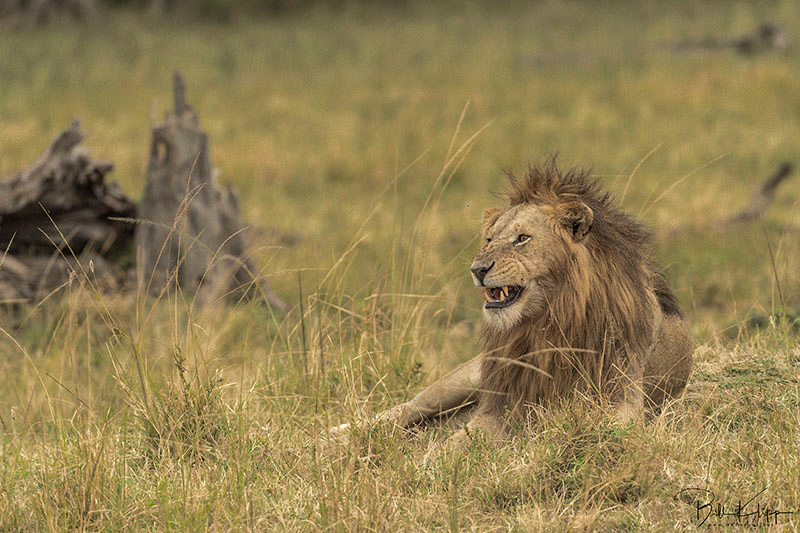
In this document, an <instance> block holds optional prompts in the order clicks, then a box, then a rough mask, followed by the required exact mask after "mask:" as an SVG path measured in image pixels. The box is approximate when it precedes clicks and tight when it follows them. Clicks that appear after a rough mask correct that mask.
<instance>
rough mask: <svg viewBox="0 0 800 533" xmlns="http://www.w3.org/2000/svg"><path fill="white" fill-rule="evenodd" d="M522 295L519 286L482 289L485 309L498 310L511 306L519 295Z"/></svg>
mask: <svg viewBox="0 0 800 533" xmlns="http://www.w3.org/2000/svg"><path fill="white" fill-rule="evenodd" d="M520 294H522V287H520V286H519V285H504V286H502V287H484V289H483V296H484V298H486V303H485V304H484V305H483V306H484V308H486V309H499V308H501V307H508V306H509V305H511V304H513V303H514V302H515V301H516V300H517V298H519V295H520Z"/></svg>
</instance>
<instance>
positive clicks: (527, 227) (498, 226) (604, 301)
mask: <svg viewBox="0 0 800 533" xmlns="http://www.w3.org/2000/svg"><path fill="white" fill-rule="evenodd" d="M509 180H510V190H509V193H508V198H509V207H508V208H507V209H506V210H503V211H500V210H496V209H491V208H490V209H488V210H487V212H486V214H485V222H484V228H483V236H484V245H483V247H482V248H481V250H480V252H479V253H478V255H477V257H476V258H475V263H474V264H473V268H475V265H478V266H484V268H485V266H487V265H492V266H491V267H490V268H491V269H490V270H489V271H488V273H487V274H486V275H485V276H486V277H485V278H484V279H483V283H481V285H482V286H489V287H492V286H511V285H516V286H520V287H524V289H523V290H522V291H521V295H520V296H519V297H518V298H517V301H516V302H515V303H513V304H512V305H511V306H510V307H509V308H502V309H490V308H487V309H485V310H484V314H485V318H486V320H485V326H484V339H485V343H484V347H485V349H484V356H483V361H482V365H481V375H482V379H481V390H482V394H481V397H480V409H479V410H480V412H481V413H483V414H486V413H491V414H492V415H494V416H498V415H500V414H501V413H503V412H511V413H513V414H514V415H517V416H519V415H521V414H524V412H525V411H524V409H522V407H523V406H526V405H535V404H540V403H546V402H550V401H552V400H555V399H558V398H560V397H562V396H564V395H565V394H566V393H567V392H569V391H574V390H579V391H587V392H600V393H606V394H608V395H609V396H610V398H611V399H612V400H615V401H617V402H618V403H621V404H629V407H631V408H632V409H633V410H634V411H635V410H638V405H637V403H639V402H640V401H641V399H643V398H647V399H649V400H650V403H651V404H660V403H661V402H662V401H663V399H664V398H665V397H667V396H675V395H677V394H680V392H681V391H682V390H683V388H684V386H685V383H686V378H687V377H688V373H689V368H690V365H691V349H690V343H689V341H688V336H687V335H685V329H684V328H683V324H682V321H681V317H680V310H679V308H678V305H677V302H676V300H675V298H674V296H673V294H672V292H671V291H670V290H669V288H668V287H667V284H666V280H665V279H664V276H663V275H662V274H661V272H660V271H659V269H658V268H657V266H656V265H655V263H654V261H653V259H652V250H651V238H650V234H649V233H648V232H647V231H646V230H645V228H644V227H643V226H642V225H641V224H639V223H637V222H636V221H634V220H633V219H632V218H631V217H630V216H628V215H626V214H625V213H623V212H622V211H620V210H619V209H617V208H616V207H615V206H614V205H613V203H612V201H611V199H610V196H609V195H608V194H607V193H603V192H601V191H600V189H599V187H598V186H597V184H596V183H595V182H594V181H592V180H591V179H590V178H589V177H588V173H587V172H585V171H581V170H570V171H566V172H564V171H561V170H560V169H559V168H558V166H557V165H556V162H555V160H554V159H551V160H550V161H548V162H547V163H546V164H545V165H543V166H537V167H531V168H529V169H528V172H527V173H526V174H525V176H524V177H522V178H517V177H514V176H513V175H511V174H509ZM519 235H522V236H523V237H529V239H528V241H527V242H524V243H522V244H517V242H518V241H520V238H519ZM522 240H524V239H522ZM473 271H474V270H473ZM493 271H497V273H496V274H495V275H494V276H492V272H493ZM475 281H476V283H477V282H478V279H477V278H476V279H475ZM665 324H667V325H668V327H670V328H672V329H675V327H676V326H677V327H679V329H680V331H678V332H677V334H676V335H673V337H675V339H677V345H676V346H675V349H666V350H664V349H663V347H662V349H656V346H655V344H656V342H657V338H658V337H659V333H660V328H662V327H663V326H664V325H665ZM670 333H672V332H670ZM654 357H662V358H664V357H666V358H667V359H670V361H652V362H651V361H650V359H652V358H654ZM665 369H666V371H664V370H665ZM658 374H662V375H658Z"/></svg>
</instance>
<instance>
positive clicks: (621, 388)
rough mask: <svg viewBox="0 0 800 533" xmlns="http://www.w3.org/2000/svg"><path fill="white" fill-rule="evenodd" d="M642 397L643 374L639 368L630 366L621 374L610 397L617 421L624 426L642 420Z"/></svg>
mask: <svg viewBox="0 0 800 533" xmlns="http://www.w3.org/2000/svg"><path fill="white" fill-rule="evenodd" d="M644 396H645V394H644V373H643V371H642V369H641V367H640V366H638V365H637V366H631V367H630V368H628V369H627V370H626V371H625V372H622V373H621V376H620V379H619V382H618V383H617V386H616V387H615V390H614V393H613V394H612V396H611V399H612V402H613V403H614V404H615V406H616V410H615V412H614V415H615V417H616V418H617V420H619V421H620V422H621V423H623V424H626V425H627V424H633V423H636V422H639V421H641V420H643V419H644Z"/></svg>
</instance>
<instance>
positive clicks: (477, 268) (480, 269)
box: [470, 261, 494, 285]
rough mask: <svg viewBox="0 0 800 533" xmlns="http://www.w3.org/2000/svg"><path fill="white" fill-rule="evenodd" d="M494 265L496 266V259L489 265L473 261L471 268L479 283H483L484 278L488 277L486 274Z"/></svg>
mask: <svg viewBox="0 0 800 533" xmlns="http://www.w3.org/2000/svg"><path fill="white" fill-rule="evenodd" d="M493 266H494V261H492V264H491V265H489V266H486V265H476V264H474V263H473V264H472V267H470V270H471V271H472V275H473V276H475V279H477V280H478V283H480V284H481V285H483V278H485V277H486V274H487V273H488V272H489V271H490V270H491V269H492V267H493Z"/></svg>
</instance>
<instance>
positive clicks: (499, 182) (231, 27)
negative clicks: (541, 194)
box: [0, 2, 800, 531]
mask: <svg viewBox="0 0 800 533" xmlns="http://www.w3.org/2000/svg"><path fill="white" fill-rule="evenodd" d="M763 20H778V21H780V22H781V23H782V24H784V25H785V26H786V29H787V31H788V32H789V34H790V35H797V34H798V30H799V29H800V26H798V23H797V21H798V20H800V18H798V11H797V7H796V6H795V5H794V4H792V3H790V2H774V3H766V4H760V5H757V6H756V5H751V4H750V3H730V2H725V3H709V4H703V5H702V6H696V5H693V4H689V3H670V4H668V5H662V4H655V3H648V2H638V3H620V4H613V5H603V6H598V5H594V4H588V3H587V4H580V3H568V4H563V3H555V2H541V3H536V4H534V5H530V6H519V5H516V4H513V3H508V4H504V5H503V6H500V7H493V8H489V7H483V6H481V5H478V4H464V5H447V6H445V5H441V6H433V7H431V6H422V5H416V4H412V5H410V6H407V7H405V8H403V9H400V8H377V7H363V6H361V7H359V6H354V5H349V6H348V7H347V8H345V9H344V10H343V11H342V12H331V11H327V10H325V9H321V8H320V9H315V10H311V11H309V12H306V13H303V14H302V15H296V16H285V17H280V18H275V19H256V20H234V21H232V22H230V23H227V24H221V25H219V24H214V23H210V22H206V23H203V22H191V23H179V22H178V21H172V22H164V21H156V20H151V19H147V18H143V17H142V16H140V15H138V14H133V13H126V12H120V13H113V14H106V15H104V17H103V19H102V20H99V21H96V22H94V23H91V24H89V25H87V26H69V25H66V26H60V27H49V28H39V29H27V30H24V31H22V30H5V29H4V30H3V31H2V32H0V49H3V50H13V52H14V53H9V54H3V55H2V56H0V79H2V80H3V83H2V84H0V146H2V159H0V175H8V174H11V173H13V172H15V171H16V170H18V169H20V168H22V167H23V166H25V165H27V164H28V163H29V162H30V161H32V160H33V159H34V158H35V157H36V156H37V155H38V153H40V152H41V150H42V149H43V148H44V146H45V145H46V144H47V142H48V141H49V139H50V138H51V137H52V136H53V135H54V134H55V133H56V132H57V131H59V130H60V129H61V128H63V127H65V126H66V125H67V124H68V123H69V121H70V120H71V119H72V117H73V116H79V117H81V118H82V119H83V123H84V127H85V128H86V129H87V130H89V131H90V132H91V133H92V135H91V137H90V138H89V139H88V140H87V145H88V147H89V148H90V149H91V151H92V154H93V155H94V156H95V157H98V158H107V159H110V160H113V161H114V162H115V163H116V165H117V166H116V171H115V174H114V175H115V178H116V179H117V180H118V181H119V182H120V183H121V184H122V186H123V188H124V189H125V190H126V191H127V192H128V193H130V194H131V195H133V196H134V197H138V195H139V194H141V191H142V188H143V185H144V166H145V161H146V154H147V147H148V142H149V122H150V108H151V102H152V101H153V100H154V99H157V105H156V106H155V107H156V110H157V112H158V113H159V114H160V112H161V110H163V109H164V107H165V106H166V105H167V103H168V101H169V95H170V92H169V91H170V88H169V83H170V76H171V73H172V71H173V70H174V69H179V70H181V71H182V72H183V73H184V74H185V75H186V78H187V85H188V97H189V101H190V103H191V104H192V105H193V106H194V107H195V109H196V110H197V111H198V114H199V117H200V120H201V124H202V126H203V127H204V128H206V129H207V131H208V132H209V134H210V138H211V147H212V159H213V161H214V164H215V166H217V167H219V168H220V169H221V171H222V174H221V180H222V181H223V182H225V183H232V184H234V185H235V186H236V187H237V188H238V189H239V191H240V193H241V199H242V201H241V204H242V209H243V210H244V219H245V220H248V221H250V222H251V223H252V224H253V225H254V227H253V228H252V229H251V230H250V238H251V240H252V241H253V242H254V244H255V245H256V247H257V251H256V254H257V256H258V259H259V261H260V266H262V267H264V268H265V269H266V270H267V271H268V272H270V273H271V274H270V278H269V279H270V282H271V283H272V285H273V286H274V287H275V288H276V289H277V291H278V292H279V293H280V294H281V296H283V297H284V298H285V299H287V300H288V301H292V302H297V301H298V297H299V286H300V285H301V286H302V289H303V295H304V297H305V298H304V300H305V302H304V310H305V314H304V316H303V318H302V321H301V320H300V316H299V313H298V312H297V311H295V312H294V313H293V314H291V315H289V316H288V317H286V318H285V319H283V320H280V319H278V320H276V319H273V317H272V316H271V314H270V313H269V311H268V310H267V309H265V308H264V307H263V306H261V305H259V304H258V303H257V302H255V303H242V304H239V305H219V306H210V307H208V308H205V309H195V308H192V307H191V306H189V305H188V304H187V303H186V301H185V300H184V298H183V297H182V295H180V294H176V293H172V292H171V293H169V294H168V295H167V296H166V297H165V298H164V299H163V300H162V301H160V302H153V301H151V300H147V299H145V298H138V299H136V298H133V297H130V296H125V295H119V294H101V295H96V294H95V293H94V292H93V290H92V289H91V287H90V285H89V283H88V281H87V280H82V279H76V280H74V282H73V283H72V285H71V286H70V287H68V288H66V289H65V290H64V291H62V293H61V294H60V295H58V297H57V298H53V299H52V300H51V301H48V302H47V303H46V304H44V305H42V306H39V307H34V306H33V305H31V306H27V307H23V308H18V309H14V310H11V309H5V310H3V311H2V312H1V313H2V314H0V328H2V329H0V371H1V372H2V373H3V375H4V376H5V379H4V380H3V381H2V382H0V423H1V424H2V436H0V487H2V489H0V529H2V530H65V529H103V530H127V529H159V530H163V529H174V530H196V529H212V530H223V529H231V528H234V529H240V530H264V529H273V530H275V529H280V530H284V529H288V530H315V531H316V530H320V529H334V530H432V529H450V530H456V529H480V530H519V531H523V530H547V531H550V530H556V531H558V530H564V531H567V530H575V529H585V530H625V529H627V530H632V531H638V530H652V531H671V530H673V529H675V528H678V529H688V530H691V529H693V528H695V527H696V525H697V520H696V516H695V509H694V508H693V507H692V506H691V505H690V504H688V503H687V502H686V501H684V500H685V499H686V497H685V495H684V496H679V495H678V494H679V491H680V490H681V489H682V488H686V487H701V488H706V489H709V490H711V491H713V492H714V493H715V495H716V497H717V501H720V502H726V503H730V504H731V505H734V504H735V502H736V500H737V499H740V498H743V499H744V498H747V497H749V496H751V495H755V494H757V493H758V492H759V491H761V490H762V489H764V490H765V492H764V493H763V494H762V495H761V496H759V501H760V502H761V503H762V504H768V505H770V506H772V507H774V508H777V509H781V510H794V511H800V490H799V489H800V487H798V484H797V479H800V455H799V454H798V437H797V428H798V413H799V412H800V410H798V403H799V402H800V385H799V382H800V347H798V338H797V332H796V329H793V328H792V327H791V326H790V325H789V324H786V323H783V322H781V321H780V320H775V321H772V322H770V321H765V322H764V325H763V327H762V328H761V329H752V328H748V327H746V324H747V322H746V321H747V319H748V317H750V316H753V315H756V314H766V315H776V316H779V315H780V314H781V313H783V312H789V311H792V310H794V309H796V308H797V307H798V304H800V290H799V289H800V278H798V275H797V272H800V264H799V263H800V249H798V242H800V241H798V239H797V232H798V220H797V214H796V201H797V198H798V196H797V194H796V190H797V188H796V177H791V178H789V180H788V181H787V184H786V185H785V186H784V187H783V188H782V189H780V190H779V192H778V196H777V198H776V199H775V201H774V203H773V204H772V205H771V206H770V208H769V211H768V212H767V214H766V217H765V218H764V220H763V221H759V222H754V223H752V224H749V225H746V226H742V227H741V228H737V229H735V230H733V231H727V232H726V231H722V232H720V231H717V230H715V229H714V227H715V224H716V223H717V222H718V221H720V220H722V219H724V218H726V217H727V216H730V215H731V214H733V212H735V211H736V210H738V209H739V208H740V207H743V206H744V205H746V203H747V201H748V198H749V195H750V193H751V191H752V190H753V189H754V188H755V187H756V186H757V184H758V183H760V181H761V180H763V179H765V178H766V176H767V175H769V174H770V173H771V172H772V171H773V170H774V168H775V167H777V165H778V164H779V163H780V162H781V161H783V160H785V159H788V160H792V161H793V160H794V159H793V158H794V157H795V155H796V147H797V145H798V142H800V122H798V120H797V113H798V108H797V104H796V102H795V101H794V98H793V95H795V94H797V93H798V90H800V75H799V74H798V72H797V69H796V65H797V63H798V59H800V57H798V56H799V55H800V49H798V48H797V47H796V46H795V47H792V48H790V49H789V50H787V51H785V52H770V53H765V54H762V55H758V56H755V57H749V58H745V57H741V56H738V55H736V54H734V53H733V52H727V51H720V52H708V53H704V52H698V53H690V54H675V53H672V52H670V51H669V47H668V46H666V45H665V43H670V42H676V41H680V40H683V39H698V38H702V37H703V36H705V35H707V34H717V35H736V34H738V33H742V32H745V31H750V30H751V29H752V28H754V27H755V26H757V24H758V23H760V22H761V21H763ZM553 151H559V152H561V154H562V155H561V158H562V162H564V163H565V164H568V163H576V164H578V163H582V164H587V165H592V166H593V168H594V171H595V173H596V174H597V175H598V177H599V178H600V179H601V180H602V181H603V183H604V184H606V185H607V186H608V187H609V188H610V189H611V190H612V191H613V192H614V193H615V195H616V197H617V198H618V199H620V200H621V203H622V204H623V205H624V206H625V208H626V209H628V210H629V211H630V212H632V213H634V214H637V215H639V216H641V217H642V218H643V220H644V221H645V222H647V223H648V224H649V225H650V226H651V227H652V228H653V229H654V231H655V233H656V236H657V238H658V240H659V248H658V254H659V257H660V259H661V262H662V264H663V265H664V266H665V268H666V271H667V273H668V275H669V277H670V279H671V281H672V285H673V287H674V288H675V290H676V293H677V294H678V296H679V299H680V301H681V303H682V306H683V308H684V310H685V311H686V315H687V323H688V325H689V327H690V329H691V332H692V334H693V336H694V338H695V339H696V342H697V345H698V349H697V352H696V366H695V371H694V374H693V377H692V380H691V383H690V388H689V390H688V392H687V394H686V395H685V396H684V398H682V399H681V400H680V401H679V402H677V403H676V404H675V405H674V406H673V407H672V408H671V409H669V410H668V412H667V413H665V414H664V415H662V416H659V417H657V418H656V419H654V420H653V421H651V422H649V423H648V424H646V425H642V426H632V427H621V426H619V425H617V424H616V423H615V422H614V421H613V419H612V418H611V417H608V416H605V415H604V414H603V411H602V409H601V408H599V407H597V406H594V405H591V404H589V403H587V402H583V401H579V400H576V401H575V402H573V403H571V404H569V405H565V406H563V407H561V408H559V409H553V410H551V411H547V412H544V413H542V415H541V418H540V419H539V420H538V421H537V424H536V429H535V431H532V432H530V433H528V434H522V433H516V434H514V435H512V437H511V438H510V440H509V442H508V443H506V444H504V445H502V446H489V445H487V444H485V443H477V444H476V445H474V446H473V447H472V448H470V449H469V450H468V451H467V452H466V453H465V454H463V455H462V456H445V457H443V458H442V459H440V460H438V461H435V462H434V464H433V465H431V466H429V467H424V466H422V461H421V458H422V457H423V456H424V454H425V452H426V451H427V449H428V447H429V446H430V444H431V443H433V442H435V441H436V442H438V441H441V440H442V439H443V438H445V433H446V432H447V431H448V430H445V429H437V430H428V431H421V432H417V433H415V434H412V435H407V434H404V433H402V432H400V431H397V430H396V429H394V428H391V427H383V426H379V427H375V428H370V429H369V430H364V431H363V432H361V433H358V434H356V435H355V438H354V439H353V443H352V444H351V445H350V446H349V447H346V448H344V449H334V450H333V451H330V452H329V453H323V451H322V449H321V443H320V440H319V437H320V435H321V434H322V433H323V432H324V430H325V428H327V427H329V426H330V425H333V424H337V423H340V422H343V421H349V420H355V419H360V418H362V417H364V416H366V415H368V414H370V413H374V412H376V411H378V410H380V409H382V408H385V407H388V406H390V405H392V404H394V403H397V402H398V401H401V400H404V399H407V398H409V397H410V396H411V395H412V394H413V393H414V392H415V391H417V390H419V388H420V387H422V386H423V385H424V384H426V383H429V382H430V381H432V380H433V379H435V377H436V376H437V375H439V374H440V373H441V372H443V371H445V370H447V369H449V368H451V367H452V366H453V365H455V364H456V363H457V362H459V361H463V360H465V359H467V358H469V357H471V356H472V355H474V354H475V353H476V352H477V350H478V349H479V346H480V343H479V340H478V332H479V329H480V310H479V305H478V303H477V299H476V298H475V296H474V294H473V291H472V290H471V288H470V280H469V277H468V276H467V274H466V269H467V266H468V264H469V261H470V258H471V256H472V255H473V254H474V252H475V250H476V244H477V243H476V241H475V235H476V233H477V230H478V228H479V220H480V214H481V212H482V210H483V208H484V207H486V206H488V205H498V204H499V202H500V200H498V199H496V198H495V197H494V196H493V195H492V192H493V191H498V190H501V189H502V186H503V178H502V172H501V169H503V168H510V169H512V170H521V169H523V168H524V166H525V164H526V163H527V161H529V160H531V159H538V158H540V157H541V156H542V155H543V154H546V153H549V152H553ZM768 242H769V247H768V244H767V243H768ZM769 248H771V249H772V252H770V251H769ZM771 256H772V257H774V261H773V258H772V257H771ZM298 280H299V283H298ZM301 325H302V327H301ZM690 503H691V502H690ZM798 516H800V515H792V516H783V517H781V519H780V524H779V526H778V527H777V528H778V529H780V528H785V529H797V527H798V523H800V522H798V520H799V519H800V518H798Z"/></svg>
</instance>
